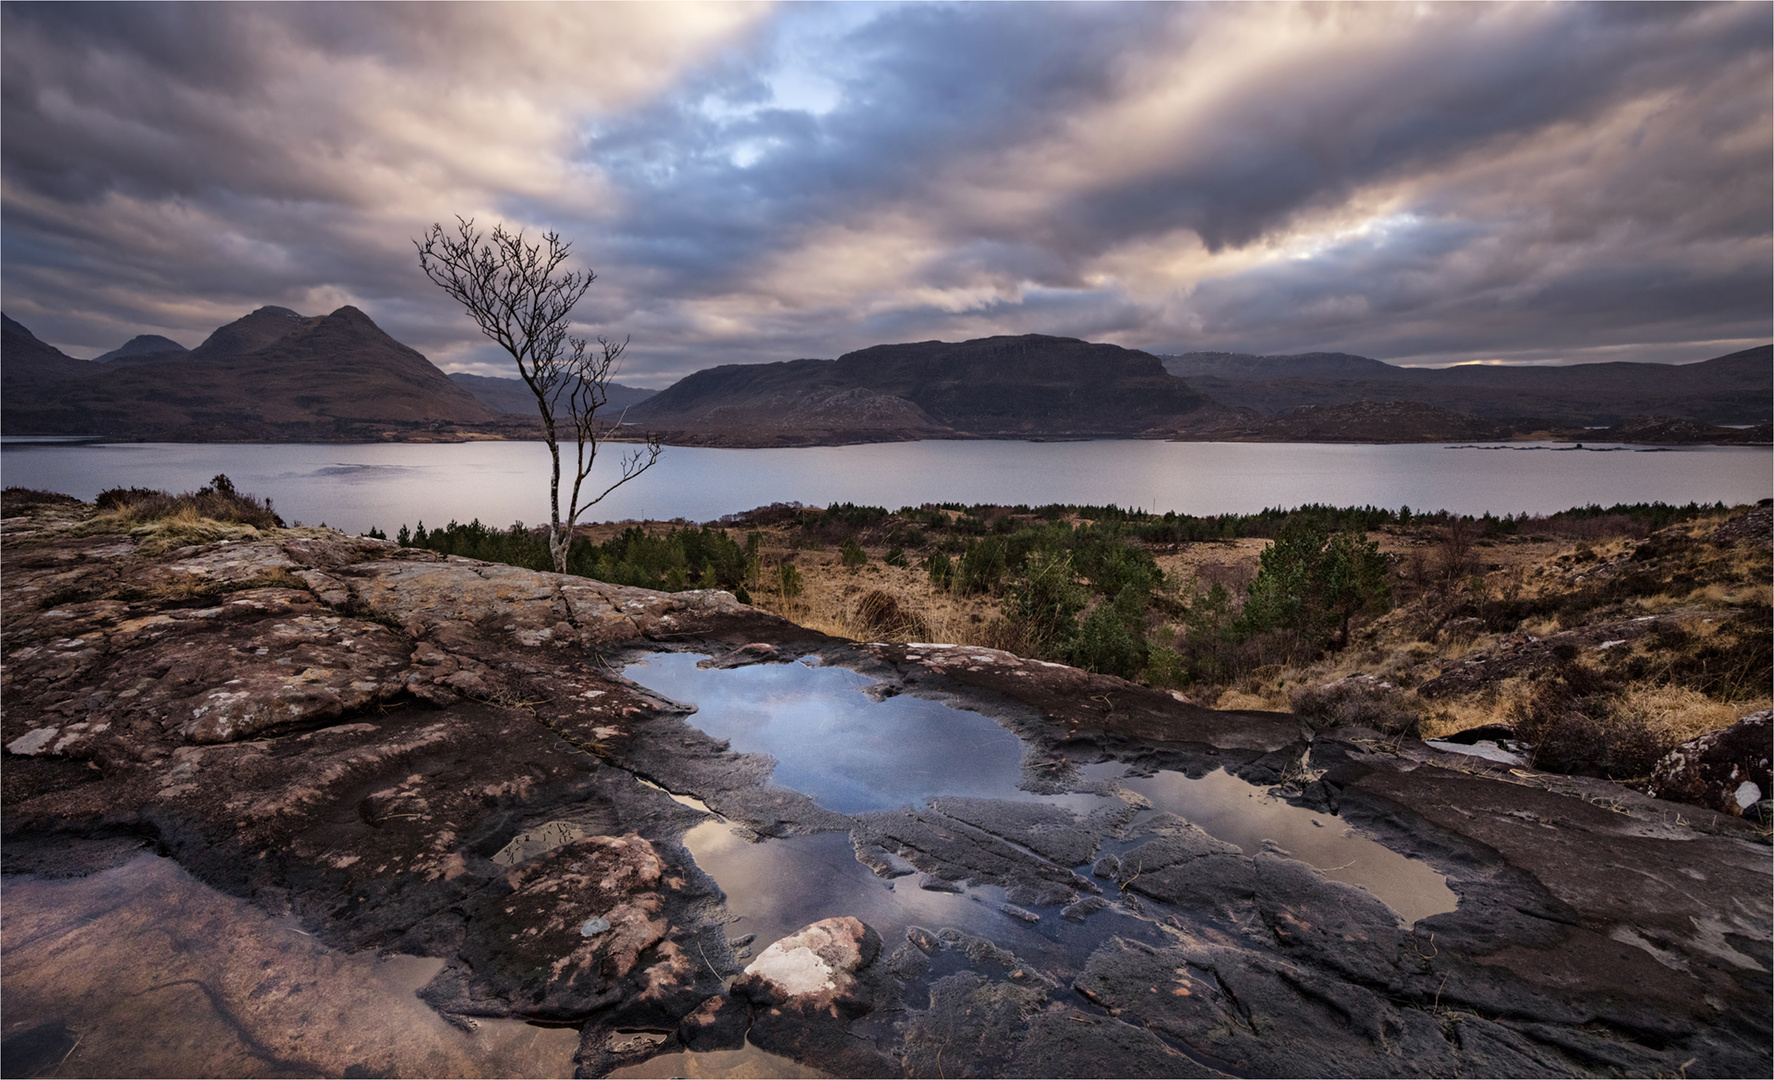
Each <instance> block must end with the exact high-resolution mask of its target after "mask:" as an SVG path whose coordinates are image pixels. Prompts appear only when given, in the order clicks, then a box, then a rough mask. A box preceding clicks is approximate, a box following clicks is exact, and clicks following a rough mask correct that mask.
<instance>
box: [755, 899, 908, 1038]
mask: <svg viewBox="0 0 1774 1080" xmlns="http://www.w3.org/2000/svg"><path fill="white" fill-rule="evenodd" d="M880 951H881V936H880V935H879V934H877V933H875V931H874V930H872V929H870V928H869V927H868V926H867V925H865V924H864V923H863V922H862V921H861V920H860V919H856V918H853V917H852V916H849V915H844V916H839V917H837V918H833V919H821V920H820V921H819V922H816V923H812V924H810V925H808V926H804V927H802V928H801V929H799V930H797V931H795V932H794V933H792V934H790V935H789V936H787V937H785V938H783V939H781V940H780V941H777V942H775V943H773V944H772V945H771V946H770V947H769V948H767V949H765V950H764V951H763V952H762V953H761V954H759V956H758V958H757V959H756V960H753V961H752V962H751V963H750V964H749V965H747V966H746V969H745V973H744V974H743V975H741V976H740V977H739V979H738V980H736V981H735V982H734V983H733V993H735V994H740V995H743V996H744V997H746V998H749V999H750V1000H751V1001H752V1002H753V1003H755V1004H759V1005H773V1006H788V1007H792V1008H795V1009H798V1010H801V1011H807V1012H818V1011H828V1010H829V1011H832V1012H833V1013H834V1015H835V1014H837V1013H840V1012H846V1011H850V1010H854V1009H856V1008H858V1007H859V1006H865V1005H866V1004H867V1003H866V1001H865V1000H864V999H861V998H859V997H858V996H857V990H858V983H857V977H856V976H857V972H859V971H861V970H862V969H863V968H865V967H867V966H868V965H869V964H870V963H872V962H873V961H874V959H875V956H876V955H877V954H878V953H879V952H880Z"/></svg>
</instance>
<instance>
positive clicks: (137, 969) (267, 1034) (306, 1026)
mask: <svg viewBox="0 0 1774 1080" xmlns="http://www.w3.org/2000/svg"><path fill="white" fill-rule="evenodd" d="M3 941H4V946H3V953H0V955H3V962H4V966H5V972H6V977H5V979H4V980H3V981H0V998H3V1000H0V1011H3V1012H4V1016H5V1034H6V1035H7V1036H8V1037H11V1036H15V1035H18V1034H20V1033H24V1032H28V1031H30V1030H31V1029H36V1028H43V1029H45V1030H52V1029H53V1028H54V1025H56V1024H61V1025H64V1026H65V1029H66V1030H67V1031H69V1032H71V1033H72V1036H73V1039H72V1042H71V1045H70V1046H68V1047H66V1048H65V1050H66V1054H65V1060H62V1061H61V1063H60V1065H57V1063H56V1057H49V1058H48V1059H47V1060H45V1061H43V1062H41V1063H40V1064H38V1063H36V1062H32V1063H30V1065H31V1067H29V1068H25V1069H21V1070H20V1074H21V1075H53V1076H304V1075H331V1076H338V1075H342V1074H345V1073H346V1072H347V1070H349V1071H350V1073H351V1074H353V1075H366V1076H397V1075H404V1076H567V1075H571V1073H572V1071H573V1063H572V1057H573V1052H574V1050H575V1049H577V1047H578V1044H579V1033H578V1032H577V1031H574V1030H572V1029H570V1028H540V1027H535V1026H532V1025H529V1024H524V1023H521V1022H519V1021H515V1020H492V1021H487V1020H483V1021H481V1022H480V1025H479V1027H478V1029H477V1030H475V1031H474V1032H472V1033H469V1032H464V1031H461V1030H459V1029H457V1028H455V1027H452V1026H451V1025H450V1024H449V1023H447V1022H446V1021H444V1020H443V1018H442V1017H440V1016H439V1015H438V1014H437V1013H436V1012H434V1011H433V1010H432V1009H431V1008H430V1007H429V1006H427V1005H426V1004H425V1003H424V1002H422V1001H420V1000H419V999H418V998H417V997H416V996H414V991H415V990H417V989H418V988H419V987H420V986H423V985H424V984H425V983H426V982H427V981H429V980H430V979H431V977H432V976H433V975H435V974H436V973H437V971H438V970H439V969H440V968H441V967H442V965H443V962H442V961H441V960H436V959H425V958H421V957H414V956H395V957H389V958H386V959H382V958H378V957H377V956H375V955H374V954H373V953H343V952H339V951H337V950H334V949H331V948H328V947H327V946H325V945H322V944H321V943H320V942H318V941H316V940H315V939H314V938H313V937H311V936H309V935H308V934H306V933H305V932H303V931H302V930H301V929H299V928H298V926H297V925H296V923H295V922H294V921H293V920H291V919H275V918H272V917H271V916H269V915H266V914H265V913H264V912H263V911H261V910H260V909H258V908H257V907H255V906H253V905H252V904H251V903H249V902H247V901H245V900H238V899H235V898H233V897H230V896H225V895H223V894H221V893H219V892H217V891H215V890H214V889H211V888H209V887H208V886H206V885H203V884H202V883H200V882H198V881H196V880H195V879H194V878H192V877H191V876H190V875H189V874H187V873H186V872H185V871H184V870H183V869H181V868H180V867H179V866H178V865H177V864H176V863H174V862H172V861H171V860H170V859H163V858H159V857H157V856H153V855H142V856H139V857H137V858H135V859H133V860H131V861H130V862H128V863H125V864H124V865H122V866H118V867H114V868H112V869H110V870H104V871H101V872H99V873H96V874H91V875H89V876H87V877H84V878H76V879H61V880H46V879H34V878H28V877H15V878H8V879H7V881H6V903H5V908H4V933H3ZM39 1041H42V1040H39ZM9 1056H10V1055H9ZM56 1056H57V1057H59V1056H61V1051H60V1050H58V1052H57V1055H56ZM12 1064H13V1063H10V1062H9V1072H10V1068H11V1065H12Z"/></svg>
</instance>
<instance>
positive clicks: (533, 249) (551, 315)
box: [413, 217, 660, 574]
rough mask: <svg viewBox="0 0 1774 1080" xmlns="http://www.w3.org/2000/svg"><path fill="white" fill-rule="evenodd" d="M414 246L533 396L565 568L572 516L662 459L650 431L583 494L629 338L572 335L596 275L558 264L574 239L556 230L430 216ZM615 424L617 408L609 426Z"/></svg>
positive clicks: (557, 551)
mask: <svg viewBox="0 0 1774 1080" xmlns="http://www.w3.org/2000/svg"><path fill="white" fill-rule="evenodd" d="M413 246H414V247H415V248H417V249H418V251H419V267H420V269H422V270H424V271H425V275H426V276H427V277H429V278H430V279H431V280H432V281H433V282H435V283H436V284H437V285H438V286H439V287H441V288H442V289H443V290H444V291H445V292H447V293H449V294H450V296H452V297H454V298H455V299H456V301H457V302H458V303H460V304H461V305H462V306H463V307H464V308H466V309H467V311H468V316H469V318H471V319H473V320H474V321H475V322H476V323H478V324H479V325H480V329H481V333H483V334H485V335H486V336H487V337H489V338H491V339H492V340H493V341H494V342H496V343H497V344H498V345H499V347H500V348H502V349H504V350H505V351H506V352H508V353H510V354H511V358H512V359H513V360H516V361H517V371H518V374H519V375H521V376H522V377H523V380H524V382H525V384H527V385H528V386H529V388H530V392H531V393H533V394H535V395H536V409H537V411H538V412H540V413H541V414H542V432H543V438H544V439H545V440H546V441H547V443H548V454H549V457H550V458H552V459H553V462H554V469H553V472H552V474H551V475H550V477H549V481H548V497H549V515H550V516H549V519H548V550H549V553H550V554H551V555H553V556H554V568H555V569H556V570H557V571H559V572H560V573H563V574H564V573H566V572H567V553H568V551H569V549H570V548H571V546H572V543H573V529H574V527H575V526H576V525H577V524H578V523H579V515H580V514H582V513H584V512H585V511H587V510H589V509H590V508H591V507H593V506H596V505H597V504H598V503H600V502H602V501H603V499H604V496H606V495H608V494H609V493H610V492H612V491H615V490H616V489H617V488H619V487H621V486H622V485H623V484H626V483H628V482H629V481H630V480H633V479H634V478H635V477H637V476H639V475H640V474H641V473H644V472H646V471H647V470H648V469H649V468H652V466H653V463H654V462H656V461H658V460H659V453H660V444H659V440H658V438H657V437H655V436H653V435H648V436H647V441H646V444H645V445H644V446H642V447H641V448H639V449H636V450H633V451H631V452H630V453H627V454H624V455H623V458H622V469H621V475H620V476H618V477H617V479H616V482H615V483H613V484H611V485H610V486H609V487H606V488H604V490H603V491H601V492H599V493H598V494H597V496H596V497H595V498H584V497H583V496H584V495H585V494H586V488H585V481H586V479H587V478H588V477H589V476H590V475H591V467H592V463H593V462H594V461H595V460H596V459H597V450H598V442H599V440H600V439H602V438H604V437H605V436H606V435H607V434H608V431H607V430H606V429H604V428H602V427H600V422H599V420H598V416H597V412H598V410H599V409H601V408H603V407H604V406H605V405H607V404H609V400H610V399H609V393H608V389H609V383H610V380H611V378H613V377H614V376H615V374H616V371H617V369H618V366H619V361H620V360H621V359H622V351H623V350H624V349H626V348H627V347H628V340H627V339H626V338H624V339H623V340H622V341H619V342H618V341H613V340H611V339H609V338H606V337H603V336H602V335H599V337H598V338H597V342H596V346H595V347H593V343H592V342H590V341H588V340H587V339H585V338H579V337H572V336H571V335H569V333H568V328H569V326H570V325H571V320H572V314H573V306H574V305H575V304H577V303H578V302H579V300H580V298H581V297H583V296H584V295H585V290H587V289H589V288H590V287H591V283H592V282H593V281H595V280H596V279H597V275H596V274H593V273H592V272H591V271H590V270H568V269H566V268H565V264H566V261H567V255H568V253H569V251H570V249H571V245H569V244H568V243H567V242H566V241H564V240H562V239H561V238H560V235H559V234H558V233H552V232H546V233H543V234H542V242H541V243H539V244H528V243H525V242H524V234H523V232H522V231H519V232H515V233H514V232H509V231H507V230H506V228H505V226H503V225H494V226H493V233H492V236H491V237H487V236H485V235H484V234H482V233H481V231H480V230H478V229H476V228H475V227H474V220H473V219H472V218H470V219H467V220H464V219H463V218H461V217H458V218H457V219H456V230H455V233H454V234H453V235H452V234H451V233H449V232H446V231H445V230H444V227H443V226H442V225H433V226H431V229H430V231H428V232H427V233H426V234H425V237H424V239H423V240H415V241H413ZM620 425H621V418H620V417H618V418H617V422H616V424H615V425H612V428H617V427H620ZM561 426H565V427H569V428H570V429H571V430H572V436H573V442H574V447H575V450H576V453H575V456H574V466H573V483H572V490H571V493H570V495H569V496H568V499H567V512H566V513H565V514H562V513H561V448H560V437H559V432H558V428H559V427H561Z"/></svg>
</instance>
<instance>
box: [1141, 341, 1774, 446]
mask: <svg viewBox="0 0 1774 1080" xmlns="http://www.w3.org/2000/svg"><path fill="white" fill-rule="evenodd" d="M1162 359H1163V360H1164V364H1165V369H1166V370H1168V371H1170V372H1171V373H1172V374H1175V375H1178V376H1180V377H1182V378H1186V379H1188V380H1189V382H1190V384H1191V385H1192V386H1194V387H1195V388H1196V389H1198V390H1200V391H1201V392H1202V393H1205V394H1207V395H1208V396H1210V397H1212V398H1213V399H1214V400H1216V401H1219V402H1220V403H1222V404H1224V405H1227V406H1230V407H1233V408H1247V409H1251V410H1253V411H1255V412H1257V413H1259V414H1262V415H1264V416H1268V417H1281V416H1285V415H1287V414H1289V413H1292V412H1293V411H1294V410H1296V409H1298V408H1300V407H1302V406H1307V405H1315V406H1330V405H1347V404H1353V403H1355V402H1358V401H1386V400H1394V399H1402V400H1410V401H1416V402H1420V403H1422V404H1425V405H1432V406H1435V407H1437V408H1442V409H1447V410H1449V411H1452V412H1457V413H1463V414H1466V415H1469V416H1473V417H1477V418H1479V419H1482V420H1510V419H1515V418H1520V417H1527V416H1533V417H1540V418H1543V419H1545V420H1547V421H1548V422H1550V423H1552V424H1554V425H1555V426H1564V427H1573V428H1576V427H1609V426H1612V425H1615V424H1620V423H1623V422H1625V421H1627V420H1630V419H1633V418H1635V417H1644V416H1653V415H1655V416H1664V417H1669V418H1671V419H1679V420H1688V421H1694V422H1698V423H1702V424H1707V425H1715V426H1716V425H1729V424H1760V423H1765V422H1767V421H1768V420H1770V419H1771V418H1774V415H1771V414H1774V346H1768V345H1761V346H1757V347H1755V348H1751V349H1742V350H1739V351H1737V352H1734V353H1727V354H1725V355H1723V356H1717V357H1713V358H1711V359H1709V360H1702V361H1699V362H1698V363H1692V364H1654V363H1642V362H1629V361H1620V360H1615V361H1604V362H1600V363H1594V364H1570V365H1565V366H1560V367H1544V366H1541V367H1528V366H1520V365H1492V364H1462V365H1458V366H1456V367H1451V368H1401V367H1396V366H1394V365H1391V364H1387V363H1385V362H1384V361H1380V360H1373V359H1371V358H1369V357H1361V356H1354V355H1352V354H1348V353H1303V354H1299V355H1294V356H1257V355H1254V354H1248V353H1180V354H1173V355H1169V356H1166V357H1163V358H1162Z"/></svg>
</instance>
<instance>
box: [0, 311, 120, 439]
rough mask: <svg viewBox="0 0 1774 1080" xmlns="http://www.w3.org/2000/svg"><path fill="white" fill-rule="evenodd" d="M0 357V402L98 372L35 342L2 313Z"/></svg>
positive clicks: (95, 367)
mask: <svg viewBox="0 0 1774 1080" xmlns="http://www.w3.org/2000/svg"><path fill="white" fill-rule="evenodd" d="M0 357H3V358H4V359H3V360H0V402H10V401H12V400H13V399H14V397H15V396H17V395H20V394H26V395H28V394H31V393H33V392H35V389H36V388H38V387H41V386H45V385H48V384H51V383H59V382H62V381H63V380H66V379H82V378H91V377H92V375H93V374H94V373H95V372H97V371H98V367H97V365H95V364H94V363H93V362H92V361H91V360H76V359H75V358H73V357H72V356H69V355H68V354H67V353H64V352H62V351H61V350H60V349H58V348H56V347H55V346H53V345H50V344H47V343H45V342H42V341H39V340H37V335H36V334H33V333H31V332H30V331H29V330H27V329H25V328H24V327H23V326H21V325H20V324H18V323H16V322H14V321H13V320H12V319H11V318H9V317H8V316H6V315H4V314H0ZM14 434H21V433H20V432H14Z"/></svg>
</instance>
